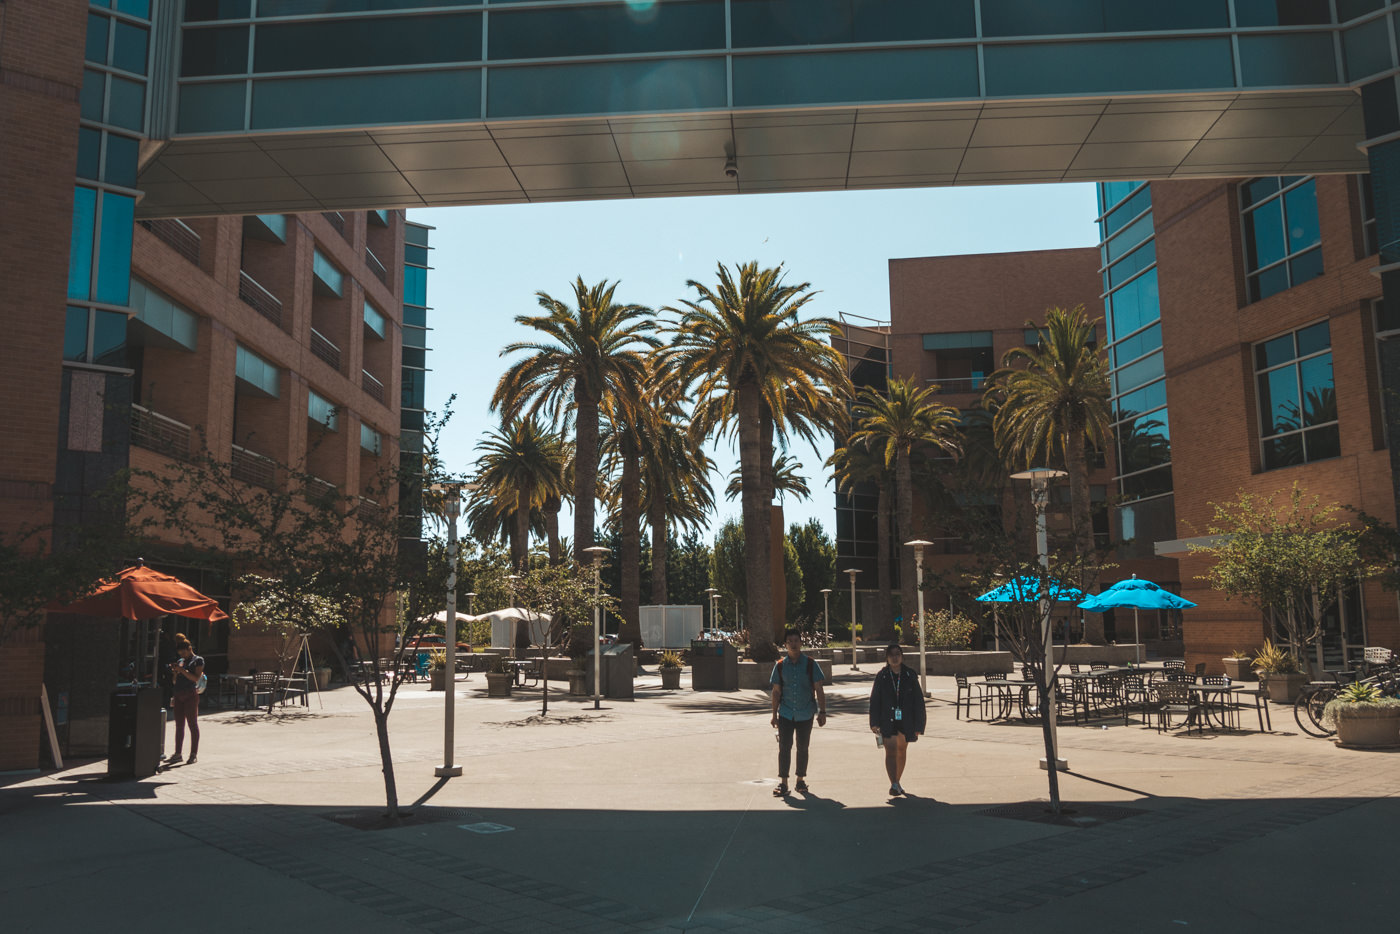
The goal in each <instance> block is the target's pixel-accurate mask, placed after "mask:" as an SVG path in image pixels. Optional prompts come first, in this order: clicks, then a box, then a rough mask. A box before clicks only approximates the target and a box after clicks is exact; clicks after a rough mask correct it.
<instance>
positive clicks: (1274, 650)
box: [1254, 639, 1298, 675]
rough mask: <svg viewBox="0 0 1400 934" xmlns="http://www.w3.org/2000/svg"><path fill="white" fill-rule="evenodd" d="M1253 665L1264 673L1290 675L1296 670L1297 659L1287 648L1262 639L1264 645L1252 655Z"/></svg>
mask: <svg viewBox="0 0 1400 934" xmlns="http://www.w3.org/2000/svg"><path fill="white" fill-rule="evenodd" d="M1254 667H1255V669H1256V670H1258V671H1260V672H1263V673H1264V674H1266V675H1291V674H1296V673H1297V672H1298V659H1297V658H1296V657H1295V656H1294V655H1293V653H1292V652H1290V651H1288V650H1287V649H1285V648H1283V647H1281V646H1277V645H1274V643H1273V641H1272V640H1270V639H1265V640H1264V647H1263V648H1262V649H1260V650H1259V654H1258V655H1256V656H1254Z"/></svg>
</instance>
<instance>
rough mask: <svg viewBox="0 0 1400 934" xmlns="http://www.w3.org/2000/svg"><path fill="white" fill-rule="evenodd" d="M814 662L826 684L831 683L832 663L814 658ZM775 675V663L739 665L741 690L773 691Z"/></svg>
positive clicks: (741, 663) (746, 663) (745, 663)
mask: <svg viewBox="0 0 1400 934" xmlns="http://www.w3.org/2000/svg"><path fill="white" fill-rule="evenodd" d="M812 661H813V662H814V663H815V664H816V666H817V667H818V668H820V669H821V671H822V675H823V676H824V677H825V678H826V683H827V684H830V683H831V662H827V661H823V660H821V659H819V658H814V659H812ZM772 675H773V663H771V662H763V663H761V664H760V663H759V662H740V663H739V690H741V691H744V690H757V691H771V690H772V688H773V685H772V684H771V683H770V682H769V680H768V679H769V678H770V677H772Z"/></svg>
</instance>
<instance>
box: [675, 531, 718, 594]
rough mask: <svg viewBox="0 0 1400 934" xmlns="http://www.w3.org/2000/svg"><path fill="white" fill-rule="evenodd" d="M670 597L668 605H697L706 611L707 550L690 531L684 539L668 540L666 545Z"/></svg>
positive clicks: (708, 584) (708, 583)
mask: <svg viewBox="0 0 1400 934" xmlns="http://www.w3.org/2000/svg"><path fill="white" fill-rule="evenodd" d="M670 554H671V558H670V562H669V564H668V567H669V568H670V572H669V573H670V581H669V584H668V586H669V588H670V595H671V602H672V603H675V604H678V605H690V606H693V605H695V604H699V605H700V606H703V607H705V608H706V609H705V612H706V613H708V612H709V602H710V598H709V595H707V594H706V593H705V590H706V588H708V587H710V586H711V584H710V548H709V546H708V545H706V544H705V543H704V542H703V541H701V540H700V537H699V536H698V535H696V534H695V533H694V532H693V531H692V532H687V533H686V535H685V538H683V539H680V540H679V541H676V540H675V539H672V544H671V546H670Z"/></svg>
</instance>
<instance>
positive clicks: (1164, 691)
mask: <svg viewBox="0 0 1400 934" xmlns="http://www.w3.org/2000/svg"><path fill="white" fill-rule="evenodd" d="M1152 696H1153V702H1154V706H1155V707H1156V708H1157V732H1158V733H1160V732H1162V731H1163V730H1164V729H1170V726H1169V725H1168V724H1170V723H1171V717H1172V715H1174V714H1181V715H1182V716H1183V717H1185V718H1186V719H1185V724H1186V726H1188V727H1189V726H1190V725H1191V724H1192V723H1193V722H1194V723H1195V724H1196V731H1197V732H1200V731H1201V729H1202V727H1201V716H1200V714H1201V711H1200V707H1198V706H1197V704H1196V703H1195V701H1193V700H1192V699H1191V691H1190V689H1189V688H1188V687H1187V686H1186V685H1185V684H1183V683H1182V682H1180V681H1168V682H1167V683H1165V684H1159V685H1156V686H1155V687H1153V689H1152Z"/></svg>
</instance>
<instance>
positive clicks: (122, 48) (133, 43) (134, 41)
mask: <svg viewBox="0 0 1400 934" xmlns="http://www.w3.org/2000/svg"><path fill="white" fill-rule="evenodd" d="M114 25H115V29H116V34H115V36H114V37H113V42H112V65H113V67H115V68H120V69H121V70H122V71H130V72H134V73H135V74H138V75H144V74H145V73H146V44H147V38H148V35H149V33H148V32H147V30H146V28H145V27H144V26H134V25H132V24H131V23H121V22H119V23H116V24H114Z"/></svg>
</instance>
